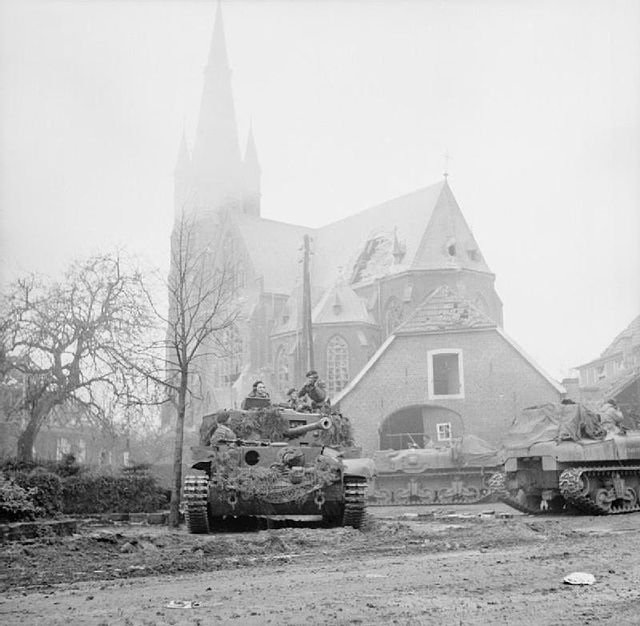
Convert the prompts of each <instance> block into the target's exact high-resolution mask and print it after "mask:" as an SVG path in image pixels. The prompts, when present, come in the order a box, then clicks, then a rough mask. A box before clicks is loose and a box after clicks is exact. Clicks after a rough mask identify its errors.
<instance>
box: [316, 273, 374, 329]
mask: <svg viewBox="0 0 640 626" xmlns="http://www.w3.org/2000/svg"><path fill="white" fill-rule="evenodd" d="M312 318H313V323H314V324H349V323H360V324H375V323H376V322H375V320H374V319H373V317H372V316H371V314H370V313H369V311H367V307H366V304H365V301H364V300H363V299H362V298H360V297H359V296H358V295H357V294H356V292H355V291H354V290H353V289H351V287H349V285H347V284H346V283H345V282H344V281H340V282H339V283H337V284H336V285H334V286H333V287H332V288H331V289H327V290H326V291H325V292H324V295H323V296H322V298H321V299H320V301H319V302H318V304H316V306H315V307H314V309H313V313H312Z"/></svg>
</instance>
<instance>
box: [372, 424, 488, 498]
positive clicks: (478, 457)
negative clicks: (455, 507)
mask: <svg viewBox="0 0 640 626" xmlns="http://www.w3.org/2000/svg"><path fill="white" fill-rule="evenodd" d="M496 453H497V450H496V449H495V448H493V447H492V446H491V445H490V444H488V443H487V442H486V441H483V440H482V439H480V438H479V437H475V436H473V435H467V436H466V437H463V438H461V439H457V440H453V441H451V442H447V443H443V444H441V445H432V446H427V447H424V448H417V447H416V448H410V449H408V450H380V451H378V452H374V454H373V460H374V463H375V467H376V477H375V479H374V488H373V490H372V493H371V496H370V498H369V503H370V504H372V505H390V504H392V505H397V504H399V505H406V504H454V503H455V504H473V503H475V502H482V501H483V500H486V499H487V498H489V497H491V490H490V488H489V480H490V478H491V476H492V475H493V474H494V473H495V472H496V470H498V468H499V466H500V463H499V461H498V457H497V456H496Z"/></svg>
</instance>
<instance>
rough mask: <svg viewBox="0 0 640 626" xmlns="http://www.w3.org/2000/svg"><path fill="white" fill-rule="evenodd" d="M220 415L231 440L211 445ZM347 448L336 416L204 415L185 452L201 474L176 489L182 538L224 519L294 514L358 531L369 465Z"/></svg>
mask: <svg viewBox="0 0 640 626" xmlns="http://www.w3.org/2000/svg"><path fill="white" fill-rule="evenodd" d="M223 413H224V414H225V415H226V416H227V417H228V422H227V423H228V426H229V428H230V429H231V431H232V434H233V437H229V438H226V439H221V440H218V441H215V436H214V441H215V442H214V443H213V444H212V443H211V440H212V437H211V434H212V433H213V432H214V431H215V428H216V426H217V423H218V420H220V416H221V415H222V414H223ZM226 419H227V418H225V420H223V421H226ZM231 431H230V432H231ZM352 444H353V441H352V439H351V429H350V425H349V422H348V419H346V418H344V417H343V416H341V415H339V414H332V415H322V414H314V413H298V412H296V411H293V410H290V409H283V408H268V409H264V410H248V411H231V412H220V413H217V414H213V415H209V416H205V417H204V418H203V423H202V427H201V429H200V445H198V446H195V447H193V448H192V452H193V465H192V467H193V469H196V470H200V471H201V472H203V473H202V474H199V475H190V476H187V477H186V479H185V484H184V498H183V501H184V506H185V518H186V522H187V528H188V530H189V532H191V533H208V532H210V531H213V530H216V528H218V527H222V525H223V524H224V523H225V521H227V520H229V519H232V518H235V519H238V518H240V519H241V518H252V517H253V518H255V517H276V516H277V517H280V516H283V517H291V516H301V515H314V516H322V518H323V520H324V521H325V522H327V523H329V524H331V525H342V526H351V527H353V528H360V527H361V525H362V522H363V519H364V514H365V508H366V490H367V481H368V480H369V479H370V478H372V476H373V473H374V466H373V461H372V460H371V459H363V458H354V457H356V456H357V455H356V453H355V452H354V449H353V447H352Z"/></svg>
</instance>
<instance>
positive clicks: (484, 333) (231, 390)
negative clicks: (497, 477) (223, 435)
mask: <svg viewBox="0 0 640 626" xmlns="http://www.w3.org/2000/svg"><path fill="white" fill-rule="evenodd" d="M230 74H231V72H230V64H229V59H228V55H227V48H226V42H225V34H224V27H223V18H222V12H221V8H220V5H218V8H217V14H216V20H215V26H214V32H213V37H212V41H211V46H210V51H209V58H208V62H207V66H206V70H205V75H204V88H203V93H202V100H201V106H200V114H199V120H198V124H197V131H196V135H195V138H194V142H193V146H192V148H190V147H189V146H188V145H187V141H186V138H185V137H183V139H182V142H181V145H180V149H179V155H178V160H177V164H176V169H175V198H174V201H175V208H176V223H177V222H178V220H179V219H180V216H181V215H182V214H191V215H195V216H196V219H197V223H198V228H199V230H200V232H202V233H204V234H206V237H208V239H209V240H211V241H212V242H214V244H215V245H218V246H221V247H223V248H224V250H223V254H224V256H226V257H231V256H233V258H235V259H238V264H237V268H238V271H237V276H236V289H237V292H236V293H237V302H238V307H239V309H240V315H239V317H238V320H237V323H236V324H234V326H233V327H232V328H230V329H228V330H227V332H226V335H225V337H224V342H223V343H224V345H225V351H224V355H218V356H205V357H203V358H202V359H200V360H199V362H198V380H199V381H200V389H198V390H197V394H196V396H197V398H195V399H194V400H193V401H192V402H191V405H190V407H189V414H190V420H191V421H192V424H193V425H196V424H198V423H199V418H200V416H201V415H203V414H204V413H209V412H212V411H215V410H217V409H219V408H232V407H238V406H239V405H240V402H241V401H242V399H243V397H244V396H245V395H246V394H247V392H248V391H250V389H251V384H252V382H253V381H254V380H258V379H260V380H263V381H264V382H265V384H266V385H267V387H268V389H269V392H270V394H271V397H272V399H273V400H274V401H283V400H284V398H285V394H286V392H287V390H288V389H289V388H290V387H294V386H300V385H301V384H302V382H303V377H304V373H305V371H306V369H308V366H309V365H310V363H312V364H313V367H314V369H316V370H318V372H319V374H320V377H321V378H322V379H323V380H324V381H325V382H326V385H327V389H328V392H329V395H330V397H331V398H332V403H333V404H334V405H336V406H338V407H339V408H340V409H341V410H342V411H343V412H344V413H345V414H346V415H349V416H350V418H351V419H352V422H353V424H354V428H355V431H356V437H357V438H358V439H359V440H360V439H361V445H363V447H364V449H365V450H375V449H380V448H401V447H406V445H407V443H408V442H409V440H411V441H414V442H415V441H416V440H418V441H419V442H420V443H425V442H426V441H429V440H434V441H443V440H448V439H451V438H454V437H459V436H461V435H463V434H465V433H473V434H476V435H478V436H481V437H483V436H484V437H487V438H488V439H489V440H492V441H494V442H498V441H499V438H500V435H501V433H502V432H503V431H504V429H505V427H506V426H508V424H509V423H510V422H511V420H512V419H513V417H514V415H515V414H516V412H519V410H521V409H522V408H524V407H525V406H528V405H530V404H538V403H544V402H550V401H558V400H559V399H560V398H561V397H562V396H563V393H564V389H563V388H562V387H561V386H560V385H559V384H558V383H557V382H555V381H554V380H552V379H551V378H550V377H549V376H548V375H547V374H545V373H544V372H543V371H542V370H541V369H540V368H539V367H538V366H537V365H536V364H535V363H534V362H533V361H532V360H531V359H530V358H529V357H527V356H526V354H525V353H524V352H523V351H522V350H521V349H520V348H519V347H518V346H517V345H516V344H515V343H514V342H513V341H512V340H511V339H509V338H508V337H507V335H505V333H504V331H503V329H502V302H501V300H500V297H499V296H498V294H497V292H496V289H495V275H494V274H493V273H492V271H491V269H490V268H489V267H488V265H487V263H486V261H485V259H484V257H483V255H482V252H481V250H480V248H479V246H478V243H477V242H476V240H475V238H474V236H473V233H472V232H471V229H470V228H469V226H468V224H467V223H466V221H465V218H464V216H463V214H462V211H461V209H460V207H459V206H458V203H457V202H456V199H455V196H454V193H453V191H452V189H451V186H450V185H449V183H448V180H447V176H446V174H445V176H444V178H443V179H442V180H440V181H437V182H435V183H434V184H431V185H429V186H426V187H424V188H421V189H417V190H413V191H409V192H408V193H406V194H405V195H403V196H401V197H398V198H393V199H390V200H387V201H384V202H382V203H380V204H378V205H376V206H373V207H370V208H368V209H366V210H364V211H360V212H357V213H354V214H352V215H349V216H348V217H345V218H344V219H341V220H339V221H336V222H332V223H329V224H327V225H325V226H323V227H320V228H308V227H305V226H302V225H295V224H288V223H284V222H278V221H274V220H270V219H267V218H265V217H263V216H262V207H261V171H260V163H259V158H258V150H257V148H256V144H255V141H254V138H253V133H252V132H251V131H250V132H249V137H248V140H247V143H246V147H245V149H244V151H241V149H240V142H239V136H238V130H237V126H236V119H235V111H234V100H233V95H232V86H231V76H230ZM203 236H205V235H203ZM304 275H306V277H307V279H306V280H303V276H304ZM305 294H307V295H306V296H305ZM305 320H309V321H308V322H307V323H306V326H305ZM310 353H312V354H313V357H312V360H310Z"/></svg>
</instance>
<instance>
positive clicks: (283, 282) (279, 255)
mask: <svg viewBox="0 0 640 626" xmlns="http://www.w3.org/2000/svg"><path fill="white" fill-rule="evenodd" d="M231 218H232V219H233V220H234V222H235V223H236V225H237V228H238V232H239V233H240V236H241V237H242V240H243V241H244V244H245V248H246V251H247V254H248V255H249V258H250V259H251V263H252V265H253V268H254V271H255V272H256V274H257V275H258V276H262V279H263V289H264V291H266V292H268V293H282V294H287V293H291V292H292V290H293V287H294V285H295V283H296V280H297V279H298V278H299V276H301V273H302V269H301V268H302V264H301V263H298V259H299V258H301V252H300V246H301V245H302V238H303V236H304V235H309V234H311V235H312V234H313V232H314V231H313V229H311V228H306V227H305V226H297V225H295V224H287V223H286V222H276V221H274V220H267V219H264V218H261V217H254V216H250V215H246V214H237V213H236V214H233V215H232V216H231Z"/></svg>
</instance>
